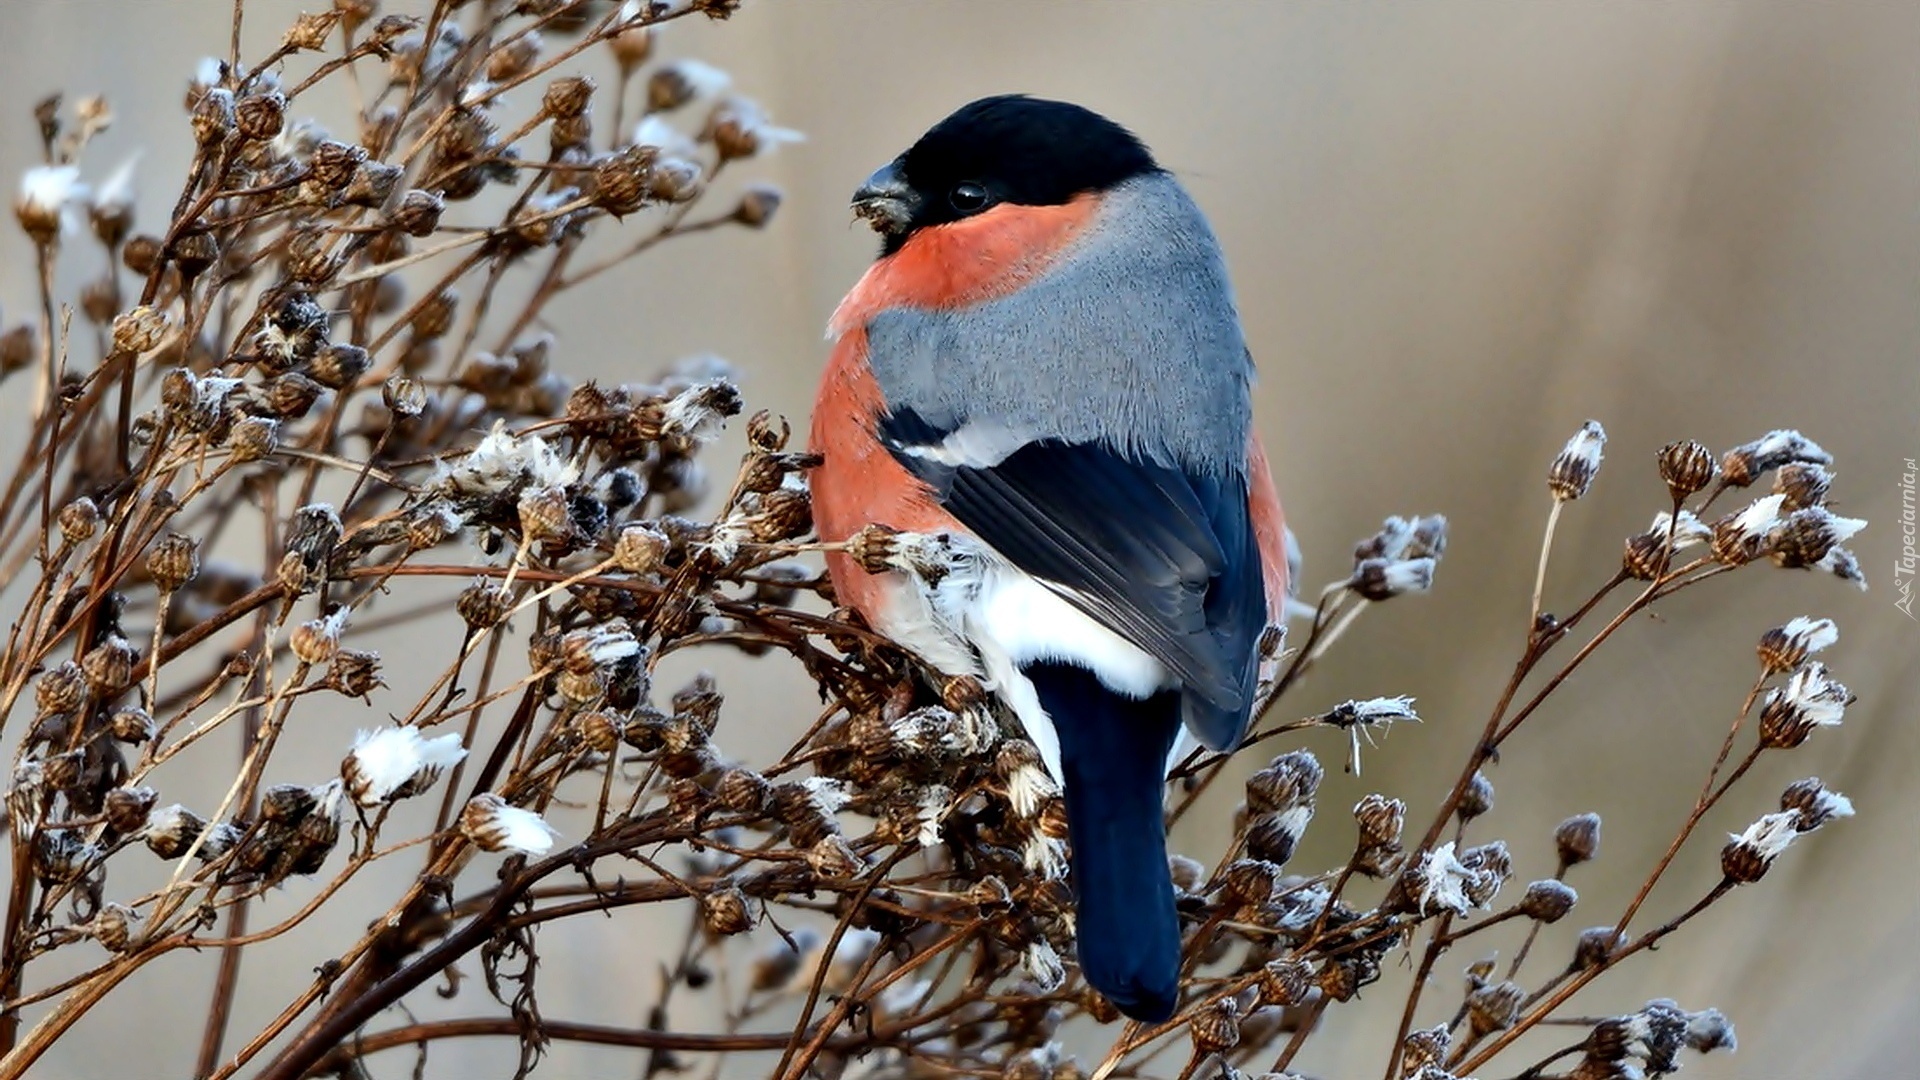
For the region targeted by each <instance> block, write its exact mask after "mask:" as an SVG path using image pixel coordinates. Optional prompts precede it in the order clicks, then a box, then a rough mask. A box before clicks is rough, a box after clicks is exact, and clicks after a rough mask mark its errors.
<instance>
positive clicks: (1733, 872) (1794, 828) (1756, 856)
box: [1720, 810, 1808, 885]
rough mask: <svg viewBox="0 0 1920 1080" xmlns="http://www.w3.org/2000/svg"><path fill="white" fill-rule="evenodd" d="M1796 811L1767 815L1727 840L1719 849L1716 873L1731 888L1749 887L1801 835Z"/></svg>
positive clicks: (1798, 816) (1764, 873)
mask: <svg viewBox="0 0 1920 1080" xmlns="http://www.w3.org/2000/svg"><path fill="white" fill-rule="evenodd" d="M1803 831H1808V830H1802V829H1801V828H1800V811H1798V810H1782V811H1780V812H1779V813H1775V814H1767V815H1765V816H1764V817H1762V818H1760V820H1758V821H1756V822H1754V823H1753V824H1752V825H1749V826H1748V827H1747V831H1745V832H1743V833H1738V834H1735V835H1732V836H1730V837H1728V840H1727V846H1726V847H1724V848H1722V849H1720V871H1721V873H1723V874H1725V875H1726V878H1727V880H1728V881H1730V882H1732V883H1733V884H1735V885H1751V884H1753V883H1754V882H1756V881H1759V880H1760V879H1761V878H1762V877H1764V876H1765V875H1766V873H1767V869H1768V867H1771V866H1772V865H1773V860H1775V859H1777V858H1779V857H1780V853H1781V852H1783V851H1785V850H1787V845H1789V844H1791V843H1793V841H1794V838H1795V837H1797V836H1799V835H1800V833H1801V832H1803Z"/></svg>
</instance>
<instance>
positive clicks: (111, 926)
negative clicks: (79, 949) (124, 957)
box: [87, 904, 140, 953]
mask: <svg viewBox="0 0 1920 1080" xmlns="http://www.w3.org/2000/svg"><path fill="white" fill-rule="evenodd" d="M139 919H140V913H139V912H137V911H135V910H134V909H132V908H130V907H127V906H126V905H124V904H107V905H106V906H104V907H102V908H101V909H100V912H99V914H97V915H95V916H94V917H93V918H92V919H89V920H88V921H87V935H88V936H89V937H91V938H93V940H95V941H97V942H99V943H100V945H101V947H103V948H105V949H106V950H107V951H109V952H116V953H121V952H126V951H127V950H128V949H129V948H131V947H132V946H133V924H134V923H135V922H138V921H139Z"/></svg>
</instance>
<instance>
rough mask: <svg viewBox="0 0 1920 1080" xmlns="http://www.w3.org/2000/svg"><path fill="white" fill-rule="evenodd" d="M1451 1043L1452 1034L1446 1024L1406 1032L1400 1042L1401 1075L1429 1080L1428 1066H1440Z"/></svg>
mask: <svg viewBox="0 0 1920 1080" xmlns="http://www.w3.org/2000/svg"><path fill="white" fill-rule="evenodd" d="M1452 1045H1453V1036H1452V1035H1451V1034H1450V1033H1449V1031H1448V1029H1447V1027H1446V1025H1444V1024H1442V1025H1441V1026H1439V1027H1434V1028H1427V1029H1426V1030H1424V1031H1412V1032H1408V1033H1407V1038H1406V1041H1405V1042H1403V1043H1401V1044H1400V1071H1401V1073H1402V1074H1403V1075H1405V1076H1407V1077H1409V1078H1412V1077H1419V1078H1420V1080H1429V1078H1430V1075H1431V1074H1430V1073H1429V1072H1428V1071H1427V1067H1428V1066H1436V1067H1437V1066H1440V1065H1442V1064H1444V1063H1445V1061H1446V1059H1447V1048H1448V1047H1450V1046H1452Z"/></svg>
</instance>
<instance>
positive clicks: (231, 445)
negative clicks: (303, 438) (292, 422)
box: [227, 416, 280, 462]
mask: <svg viewBox="0 0 1920 1080" xmlns="http://www.w3.org/2000/svg"><path fill="white" fill-rule="evenodd" d="M227 448H228V449H229V450H231V451H232V453H233V459H234V460H235V461H240V462H247V461H259V460H261V459H263V458H266V457H268V456H270V455H271V454H272V453H273V452H274V451H275V450H278V449H279V448H280V421H278V420H275V419H273V418H271V417H266V416H243V417H241V418H240V419H238V420H235V421H234V422H233V431H232V434H230V435H229V436H228V438H227Z"/></svg>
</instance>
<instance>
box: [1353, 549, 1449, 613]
mask: <svg viewBox="0 0 1920 1080" xmlns="http://www.w3.org/2000/svg"><path fill="white" fill-rule="evenodd" d="M1434 568H1435V564H1434V560H1432V559H1430V558H1421V559H1398V560H1387V559H1363V560H1361V561H1360V563H1359V564H1358V565H1357V566H1355V567H1354V568H1353V576H1352V577H1351V578H1349V579H1348V581H1347V587H1348V588H1350V589H1352V590H1353V591H1354V592H1356V593H1358V594H1359V595H1360V596H1361V597H1362V598H1364V599H1367V600H1372V601H1375V602H1378V601H1381V600H1391V599H1392V598H1394V597H1396V596H1401V595H1404V594H1406V593H1423V592H1426V591H1427V590H1429V589H1431V588H1433V572H1434Z"/></svg>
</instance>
